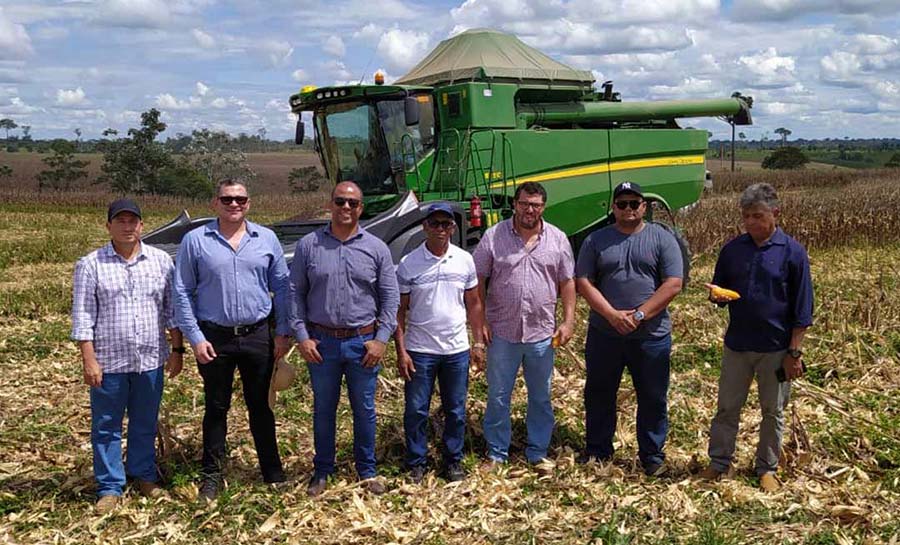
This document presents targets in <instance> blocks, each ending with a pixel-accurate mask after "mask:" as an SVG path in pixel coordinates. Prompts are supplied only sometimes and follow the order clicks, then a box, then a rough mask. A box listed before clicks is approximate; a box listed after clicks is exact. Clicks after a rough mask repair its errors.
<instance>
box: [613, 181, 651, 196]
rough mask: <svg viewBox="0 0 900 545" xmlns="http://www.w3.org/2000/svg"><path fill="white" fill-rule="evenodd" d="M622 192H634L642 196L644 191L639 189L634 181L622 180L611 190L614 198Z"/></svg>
mask: <svg viewBox="0 0 900 545" xmlns="http://www.w3.org/2000/svg"><path fill="white" fill-rule="evenodd" d="M623 193H634V194H635V195H637V196H638V197H641V198H643V197H644V193H643V192H642V191H641V186H640V185H639V184H636V183H634V182H622V183H620V184H619V185H617V186H616V188H615V189H614V190H613V198H614V199H615V198H616V197H618V196H619V195H622V194H623Z"/></svg>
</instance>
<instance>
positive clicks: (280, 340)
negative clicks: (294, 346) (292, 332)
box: [275, 335, 291, 361]
mask: <svg viewBox="0 0 900 545" xmlns="http://www.w3.org/2000/svg"><path fill="white" fill-rule="evenodd" d="M290 351H291V338H290V337H288V336H287V335H276V336H275V361H278V360H280V359H281V358H283V357H285V356H287V354H288V352H290Z"/></svg>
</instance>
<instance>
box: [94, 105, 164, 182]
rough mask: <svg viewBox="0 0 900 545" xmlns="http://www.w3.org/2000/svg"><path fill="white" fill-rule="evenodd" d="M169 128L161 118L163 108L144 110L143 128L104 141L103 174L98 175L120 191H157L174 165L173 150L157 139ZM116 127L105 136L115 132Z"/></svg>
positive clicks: (102, 147)
mask: <svg viewBox="0 0 900 545" xmlns="http://www.w3.org/2000/svg"><path fill="white" fill-rule="evenodd" d="M165 130H166V124H165V123H163V122H162V121H160V120H159V110H157V109H156V108H151V109H150V110H148V111H146V112H144V113H142V114H141V128H139V129H128V136H127V137H126V138H121V139H118V140H106V141H104V142H101V145H100V150H101V151H102V153H103V166H102V167H101V168H102V170H103V175H102V176H101V177H100V178H99V179H98V182H100V183H106V184H108V185H109V187H110V189H112V190H113V191H116V192H119V193H135V194H142V193H156V192H158V190H159V189H160V188H161V187H162V184H161V183H160V175H161V173H162V172H163V170H165V169H166V168H168V167H172V166H174V162H173V160H172V156H171V154H170V153H169V152H168V151H167V150H166V149H165V147H163V145H162V144H161V143H159V142H157V141H156V137H157V136H158V135H159V134H160V133H161V132H163V131H165ZM115 134H116V132H115V131H114V130H112V129H108V130H105V131H103V135H104V136H110V135H115Z"/></svg>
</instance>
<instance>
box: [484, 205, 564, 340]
mask: <svg viewBox="0 0 900 545" xmlns="http://www.w3.org/2000/svg"><path fill="white" fill-rule="evenodd" d="M472 257H473V258H474V259H475V269H476V271H478V276H479V277H480V278H490V280H491V281H490V284H489V285H488V287H487V302H486V304H485V311H486V315H487V321H488V323H489V324H490V326H491V330H492V331H493V333H494V334H495V335H497V336H498V337H500V338H501V339H504V340H507V341H510V342H515V343H532V342H537V341H541V340H544V339H546V338H548V337H550V336H551V335H553V331H554V330H555V328H556V299H557V297H558V295H559V284H560V282H563V281H565V280H569V279H570V278H572V277H574V276H575V258H574V257H573V255H572V246H571V245H570V244H569V240H568V239H567V238H566V235H565V233H563V232H562V231H560V230H559V229H558V228H557V227H555V226H553V225H551V224H549V223H547V222H546V221H545V222H544V225H543V229H542V230H541V234H540V235H538V240H537V243H536V244H535V245H534V246H533V247H532V248H531V249H528V248H526V247H525V243H524V242H523V241H522V237H520V236H519V234H518V233H516V230H515V229H514V228H513V220H512V219H508V220H504V221H501V222H500V223H498V224H497V225H495V226H493V227H491V228H490V229H488V230H487V231H486V232H485V233H484V236H483V237H481V242H479V243H478V247H477V248H476V249H475V252H474V254H473V256H472Z"/></svg>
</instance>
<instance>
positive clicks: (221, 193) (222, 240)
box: [174, 180, 290, 501]
mask: <svg viewBox="0 0 900 545" xmlns="http://www.w3.org/2000/svg"><path fill="white" fill-rule="evenodd" d="M212 208H213V210H215V212H216V216H217V219H216V220H215V221H212V222H209V223H207V224H206V225H204V226H202V227H198V228H197V229H194V230H193V231H191V232H189V233H188V234H187V235H185V237H184V239H183V240H182V241H181V247H180V248H179V249H178V256H177V259H176V265H175V268H176V274H175V282H174V295H175V304H176V307H175V308H176V321H177V324H178V326H179V328H180V329H181V331H182V332H183V333H184V335H185V336H186V337H187V339H188V341H190V343H191V348H192V350H193V352H194V356H195V357H196V358H197V364H198V366H197V368H198V370H199V372H200V376H201V377H202V378H203V393H204V398H205V409H204V415H203V468H202V470H201V473H202V476H203V481H202V483H201V485H200V497H201V498H203V499H206V500H209V501H211V500H214V499H215V498H216V496H218V494H219V492H220V490H221V487H222V472H223V466H224V463H225V456H226V454H225V434H226V429H227V422H228V421H227V418H228V409H229V408H230V407H231V395H232V384H233V382H234V372H235V369H237V370H238V371H240V374H241V384H242V389H243V394H244V401H245V402H246V404H247V412H248V414H249V417H250V432H251V434H252V435H253V442H254V444H255V445H256V455H257V457H258V459H259V467H260V470H261V472H262V477H263V480H264V481H265V482H267V483H278V482H283V481H284V480H285V475H284V471H283V469H282V465H281V458H280V457H279V454H278V444H277V440H276V437H275V415H274V414H273V413H272V409H271V407H270V406H269V383H270V381H271V378H272V372H273V369H274V362H275V360H277V359H278V358H280V357H281V356H283V355H284V354H286V353H287V351H288V349H289V348H290V336H289V335H290V327H289V322H288V270H287V264H286V263H285V260H284V252H283V251H282V248H281V243H279V242H278V237H277V236H276V235H275V233H273V232H272V231H271V230H270V229H267V228H265V227H262V226H260V225H257V224H256V223H253V222H251V221H249V220H247V219H246V216H247V212H249V210H250V196H249V194H248V192H247V187H246V186H245V185H244V184H243V183H242V182H240V181H237V180H224V181H222V182H220V183H219V184H218V188H217V191H216V196H215V197H214V198H213V201H212ZM270 292H271V293H274V294H275V297H274V301H273V298H272V297H271V296H270V295H269V294H270ZM273 307H274V314H275V321H276V333H277V336H276V338H275V339H274V343H273V339H272V335H271V332H270V331H269V316H270V314H272V311H273Z"/></svg>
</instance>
